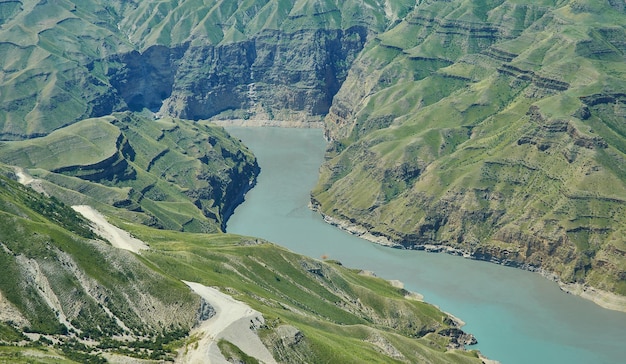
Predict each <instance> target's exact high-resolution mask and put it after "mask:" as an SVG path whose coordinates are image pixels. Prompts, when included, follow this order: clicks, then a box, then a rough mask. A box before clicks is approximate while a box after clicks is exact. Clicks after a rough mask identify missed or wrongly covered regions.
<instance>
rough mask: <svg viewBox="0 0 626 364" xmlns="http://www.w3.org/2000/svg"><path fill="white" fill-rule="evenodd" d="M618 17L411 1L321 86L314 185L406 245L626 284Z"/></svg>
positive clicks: (591, 5)
mask: <svg viewBox="0 0 626 364" xmlns="http://www.w3.org/2000/svg"><path fill="white" fill-rule="evenodd" d="M623 24H626V16H625V15H624V14H623V13H619V12H618V11H616V9H613V8H611V7H609V6H608V5H599V4H596V3H595V2H581V1H578V2H562V3H559V4H558V5H555V4H553V3H551V2H545V4H536V3H534V2H533V3H532V4H531V3H525V2H520V1H517V2H507V1H494V2H489V3H481V2H453V3H447V2H446V3H444V2H429V3H423V4H422V5H420V6H419V7H418V8H417V9H416V11H415V12H413V13H412V14H411V15H409V16H408V17H407V18H406V19H405V20H404V21H403V22H402V23H400V24H399V25H397V26H396V27H395V28H394V29H391V30H389V31H388V32H386V33H383V34H381V35H380V36H379V37H378V39H377V40H375V41H374V42H372V43H370V44H369V46H368V47H367V48H366V50H365V51H364V52H363V53H362V55H361V56H360V58H359V59H358V60H357V61H356V64H355V66H354V67H353V69H352V70H351V74H352V77H349V78H348V80H347V81H346V83H345V84H344V86H343V89H342V90H341V91H340V92H339V94H338V95H337V97H336V98H335V103H334V106H333V108H331V114H330V115H329V117H328V118H327V128H328V130H329V134H330V136H331V137H333V138H334V139H335V142H334V144H333V148H331V150H330V152H329V158H330V160H329V161H328V163H327V164H326V166H325V168H324V169H323V171H322V175H321V178H320V182H319V185H318V187H317V188H316V190H315V191H314V199H316V200H317V201H318V202H320V203H321V209H322V211H323V212H324V213H327V214H330V215H335V216H336V217H340V218H344V219H356V220H357V221H358V222H359V223H360V224H362V225H364V226H366V227H368V228H370V229H371V230H372V231H374V232H377V233H381V234H383V235H387V236H389V237H391V238H392V239H394V240H396V241H399V242H401V243H403V244H404V245H405V246H407V247H412V246H415V245H422V244H425V243H431V244H444V245H449V246H454V247H456V248H460V249H463V250H466V251H468V252H470V253H473V254H474V255H475V256H476V257H478V258H481V259H488V260H489V259H493V260H495V261H500V262H504V263H506V264H512V265H524V264H530V265H532V266H535V267H540V268H543V269H545V270H547V271H554V272H556V273H558V274H559V275H560V277H561V279H563V280H564V281H566V282H586V283H588V284H591V285H593V286H595V287H598V288H602V289H606V290H609V291H613V292H617V293H620V294H626V283H625V281H624V276H625V272H626V260H625V259H624V258H623V257H624V253H623V252H625V251H626V245H625V242H624V239H623V237H624V233H625V231H624V226H625V225H624V214H623V210H624V206H625V204H626V178H625V177H626V175H625V174H624V169H623V166H624V164H623V161H624V160H625V159H624V158H625V157H626V155H625V152H626V150H625V149H624V139H623V135H624V134H623V130H622V127H621V126H619V125H620V124H621V123H623V120H624V113H623V110H622V109H623V107H622V102H623V100H622V98H621V96H620V95H621V93H620V92H621V91H619V90H623V89H624V85H625V84H624V79H625V78H624V52H625V49H624V46H623V42H622V41H620V40H619V39H621V38H619V37H621V36H620V35H619V34H621V35H624V34H625V33H624V26H623ZM405 35H406V36H405ZM409 35H410V36H409ZM415 35H417V36H415ZM355 95H356V96H357V97H355ZM599 95H603V96H605V100H600V101H597V100H598V99H599V98H600V99H601V98H602V97H601V96H599ZM591 100H595V101H591Z"/></svg>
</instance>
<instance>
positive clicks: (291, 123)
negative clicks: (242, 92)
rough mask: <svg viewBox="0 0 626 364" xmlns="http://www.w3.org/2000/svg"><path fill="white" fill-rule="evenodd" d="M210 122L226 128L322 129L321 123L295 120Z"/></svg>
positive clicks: (228, 120)
mask: <svg viewBox="0 0 626 364" xmlns="http://www.w3.org/2000/svg"><path fill="white" fill-rule="evenodd" d="M209 121H210V122H212V123H214V124H216V125H219V126H223V127H227V126H236V127H279V128H299V129H322V128H323V127H324V122H323V121H297V120H269V119H227V120H213V119H212V120H209Z"/></svg>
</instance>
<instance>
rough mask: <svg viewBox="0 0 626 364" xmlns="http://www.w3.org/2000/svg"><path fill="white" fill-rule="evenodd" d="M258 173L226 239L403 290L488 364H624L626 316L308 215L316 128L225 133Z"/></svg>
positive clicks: (502, 272)
mask: <svg viewBox="0 0 626 364" xmlns="http://www.w3.org/2000/svg"><path fill="white" fill-rule="evenodd" d="M227 129H228V131H229V132H230V133H231V134H233V135H234V136H235V137H238V138H240V139H241V140H243V142H244V143H245V144H246V145H248V146H249V147H250V148H251V149H252V151H253V152H254V153H255V155H256V156H257V158H258V161H259V165H260V166H261V174H260V175H259V179H258V183H257V186H256V187H255V188H254V189H253V190H252V191H250V192H249V194H248V195H247V196H246V201H245V202H244V203H243V204H242V205H241V206H239V207H238V208H237V209H236V210H235V214H234V215H233V216H232V217H231V219H230V220H229V222H228V226H227V230H228V232H231V233H237V234H243V235H252V236H257V237H262V238H264V239H267V240H270V241H273V242H276V243H278V244H280V245H282V246H285V247H287V248H289V249H291V250H293V251H295V252H298V253H301V254H305V255H308V256H311V257H314V258H321V256H322V255H326V256H328V257H329V258H331V259H337V260H339V261H341V262H342V263H343V264H344V265H346V266H349V267H354V268H362V269H367V270H371V271H374V272H375V273H376V274H377V275H378V276H380V277H384V278H387V279H398V280H401V281H402V282H404V284H405V287H406V288H407V289H409V290H411V291H415V292H419V293H421V294H422V295H424V298H425V300H426V301H427V302H430V303H433V304H436V305H438V306H439V307H441V308H442V309H443V310H444V311H447V312H450V313H452V314H454V315H455V316H457V317H459V318H461V319H462V320H463V321H465V322H466V323H467V325H466V326H465V327H464V330H465V331H467V332H470V333H472V334H474V336H476V338H477V339H478V345H476V346H473V347H472V348H476V349H479V350H480V351H481V352H482V353H483V354H484V355H486V356H487V357H489V358H490V359H495V360H499V361H501V362H502V363H504V364H508V363H568V364H569V363H585V364H587V363H624V362H626V314H625V313H620V312H615V311H609V310H605V309H603V308H600V307H598V306H596V305H595V304H593V303H591V302H589V301H586V300H583V299H581V298H579V297H576V296H571V295H568V294H565V293H563V292H562V291H560V290H559V288H558V286H557V285H556V283H554V282H550V281H548V280H547V279H544V278H543V277H541V276H539V275H538V274H535V273H530V272H525V271H522V270H519V269H513V268H507V267H503V266H499V265H496V264H491V263H486V262H479V261H472V260H468V259H463V258H460V257H454V256H450V255H447V254H433V253H425V252H419V251H406V250H398V249H392V248H386V247H382V246H379V245H376V244H372V243H370V242H367V241H365V240H362V239H359V238H357V237H354V236H352V235H350V234H347V233H345V232H343V231H341V230H339V229H337V228H335V227H333V226H330V225H328V224H326V223H324V221H323V220H322V219H321V218H320V216H319V215H318V214H316V213H314V212H312V211H311V210H309V209H308V207H307V205H308V202H309V191H310V190H311V188H312V187H313V186H314V185H315V182H316V180H317V173H318V169H319V166H320V165H321V163H322V162H323V159H324V158H323V156H324V148H325V146H326V143H325V141H324V140H323V138H322V131H321V130H315V129H313V130H312V129H279V128H234V127H232V128H231V127H229V128H227Z"/></svg>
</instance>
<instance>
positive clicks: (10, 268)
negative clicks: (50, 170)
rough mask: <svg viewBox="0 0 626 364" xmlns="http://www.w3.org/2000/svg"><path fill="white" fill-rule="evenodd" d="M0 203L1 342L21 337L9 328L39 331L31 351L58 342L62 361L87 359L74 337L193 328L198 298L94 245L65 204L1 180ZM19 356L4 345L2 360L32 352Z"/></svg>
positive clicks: (151, 334) (126, 256) (128, 257)
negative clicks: (4, 310) (0, 270)
mask: <svg viewBox="0 0 626 364" xmlns="http://www.w3.org/2000/svg"><path fill="white" fill-rule="evenodd" d="M0 201H1V202H0V225H1V229H0V240H1V241H2V244H1V250H0V261H1V265H2V267H3V274H2V276H1V277H0V292H1V296H2V298H0V299H1V300H2V301H3V305H4V307H5V308H6V307H7V306H6V305H7V304H8V305H9V308H12V310H14V311H13V312H14V313H13V314H12V315H11V317H7V316H4V315H3V318H2V319H3V322H2V327H3V329H2V330H0V332H1V334H0V341H2V342H4V343H10V342H20V341H21V342H23V340H24V339H25V338H24V337H21V336H20V335H19V334H18V335H17V336H16V335H15V334H12V333H11V332H12V331H11V330H13V329H9V327H13V328H17V329H18V330H19V331H24V332H32V333H39V334H44V336H43V337H45V338H46V339H41V340H40V341H38V342H36V343H33V344H32V345H34V347H35V348H37V347H41V346H47V344H50V343H48V342H47V341H46V340H48V339H52V338H57V339H60V340H62V341H61V343H62V345H61V346H57V349H59V350H60V351H62V352H63V353H64V356H67V357H68V358H74V359H77V360H78V361H84V360H87V359H89V357H87V356H84V355H88V353H89V352H90V351H91V350H82V349H81V348H80V347H77V346H76V345H75V344H76V343H75V342H74V341H72V340H71V338H72V337H73V338H74V339H76V338H90V339H93V340H96V341H100V340H104V339H105V338H112V337H113V336H116V335H126V336H127V337H128V338H129V339H131V340H137V339H144V338H146V339H149V340H153V339H154V338H155V337H156V336H157V335H158V334H159V333H162V334H163V335H166V336H168V335H170V334H173V333H176V332H177V331H178V330H182V332H187V331H188V330H189V329H190V327H191V325H192V324H193V322H194V319H195V311H196V310H197V307H198V305H199V299H198V298H197V297H195V296H193V295H192V294H191V293H190V292H189V289H188V288H187V287H186V286H185V285H184V284H182V283H181V282H180V281H179V280H176V279H172V278H171V277H169V276H167V275H164V274H163V273H161V272H159V271H157V270H154V269H152V268H150V267H148V266H146V265H145V264H144V263H143V262H141V260H140V259H139V258H138V257H137V256H135V255H133V254H130V253H128V252H126V251H120V250H118V249H115V248H113V247H112V246H110V245H108V244H106V243H104V242H102V241H94V240H91V239H93V238H94V235H93V233H92V232H91V231H90V229H89V228H88V226H87V223H86V222H85V221H84V220H83V219H82V218H81V217H80V216H79V215H76V213H75V212H74V211H73V210H72V209H71V208H70V207H69V206H67V205H63V204H62V203H60V202H59V201H58V200H56V199H50V198H47V197H44V196H43V195H41V194H39V193H36V192H35V191H33V190H32V189H29V188H26V187H23V186H22V185H20V184H18V183H17V182H15V181H12V180H9V179H7V178H6V177H0ZM9 312H11V311H9ZM32 345H31V346H32ZM41 350H44V351H45V350H46V349H41ZM41 350H39V349H32V351H33V352H40V351H41ZM133 351H134V349H133ZM20 353H21V354H18V353H16V350H15V349H10V348H2V349H0V360H5V359H6V360H10V361H11V360H18V359H20V357H25V358H28V357H30V356H31V355H33V354H32V353H31V349H24V350H22V351H20ZM137 353H139V351H137ZM94 354H95V353H94ZM51 355H52V354H51ZM10 358H13V359H10ZM81 358H82V359H81ZM93 359H94V360H95V359H96V358H95V357H94V358H93ZM24 360H28V359H24ZM30 360H33V359H32V358H30ZM35 360H39V359H35ZM41 360H42V361H44V362H45V360H48V359H45V358H42V359H41ZM52 361H54V359H52Z"/></svg>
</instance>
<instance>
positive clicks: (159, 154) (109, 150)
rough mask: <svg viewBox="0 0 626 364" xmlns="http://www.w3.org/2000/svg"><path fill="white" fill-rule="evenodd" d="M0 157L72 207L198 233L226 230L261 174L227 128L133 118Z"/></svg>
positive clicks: (7, 149)
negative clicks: (106, 210)
mask: <svg viewBox="0 0 626 364" xmlns="http://www.w3.org/2000/svg"><path fill="white" fill-rule="evenodd" d="M0 159H1V160H2V161H3V162H5V163H7V164H11V165H16V166H20V167H22V168H26V169H27V171H29V173H32V174H33V175H34V176H36V177H39V178H42V179H44V182H42V185H43V189H44V190H46V191H48V192H49V193H50V194H52V195H56V196H58V197H59V198H62V199H63V200H64V201H66V202H68V203H71V204H84V203H87V204H92V203H98V204H100V205H112V206H116V207H124V208H125V209H126V211H125V212H124V213H125V214H126V215H127V216H128V217H132V216H134V218H135V219H138V220H142V221H144V222H145V223H148V224H153V225H157V226H161V227H164V228H168V229H174V230H187V231H197V232H215V231H219V230H220V229H221V223H222V220H223V219H224V218H225V217H227V214H228V213H229V210H230V209H232V206H233V203H234V201H233V200H236V199H237V198H238V196H239V194H241V193H243V191H244V190H245V189H246V188H247V187H248V185H249V184H251V183H252V182H251V181H253V179H254V176H255V171H256V168H257V167H256V162H255V160H254V157H253V156H252V155H251V154H250V153H249V152H247V151H246V150H245V149H244V147H243V146H242V145H241V144H240V143H238V142H236V141H235V140H233V139H232V138H230V137H229V136H228V135H227V134H226V132H225V131H224V130H223V129H222V128H219V127H216V126H212V125H208V124H206V125H205V124H201V123H191V122H188V121H182V120H172V119H162V120H159V121H152V120H149V119H146V118H143V117H141V116H138V115H134V114H118V115H116V116H109V117H104V118H97V119H87V120H84V121H81V122H78V123H76V124H73V125H71V126H68V127H66V128H63V129H59V130H57V131H55V132H53V133H51V134H50V135H48V136H45V137H41V138H35V139H30V140H26V141H14V142H6V143H4V144H3V145H2V146H1V147H0Z"/></svg>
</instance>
